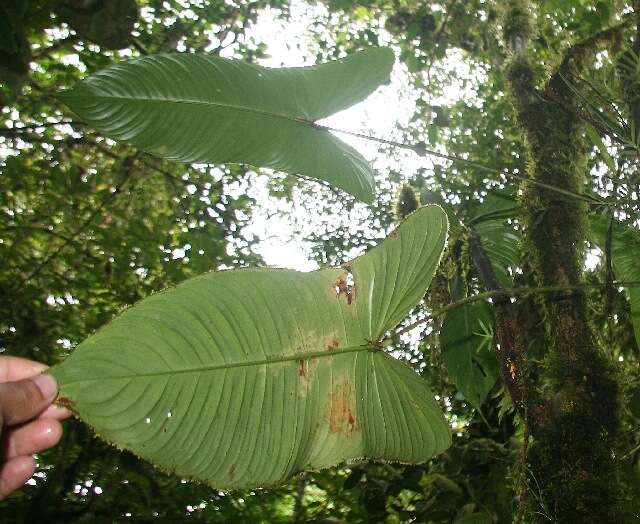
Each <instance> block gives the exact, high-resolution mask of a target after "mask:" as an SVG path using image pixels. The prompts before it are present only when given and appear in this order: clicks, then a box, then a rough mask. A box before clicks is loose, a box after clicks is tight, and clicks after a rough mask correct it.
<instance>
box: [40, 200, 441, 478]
mask: <svg viewBox="0 0 640 524" xmlns="http://www.w3.org/2000/svg"><path fill="white" fill-rule="evenodd" d="M446 236H447V219H446V215H445V213H444V212H443V211H442V209H441V208H439V207H437V206H429V207H424V208H420V209H419V210H417V211H416V212H414V213H413V214H411V215H410V216H409V217H408V218H407V219H406V221H405V222H404V223H403V224H402V225H401V226H400V227H399V228H398V229H397V230H396V231H395V232H394V233H392V234H391V235H390V236H389V238H387V239H386V240H385V241H384V242H383V243H382V244H381V245H379V246H378V247H376V248H375V249H373V250H371V251H370V252H369V253H367V254H366V255H363V256H362V257H359V258H357V259H355V260H353V261H352V262H350V263H349V264H347V265H346V266H344V268H332V269H323V270H319V271H315V272H312V273H300V272H296V271H289V270H279V269H241V270H236V271H225V272H214V273H209V274H206V275H203V276H201V277H197V278H193V279H191V280H188V281H186V282H184V283H183V284H181V285H179V286H177V287H175V288H173V289H170V290H167V291H165V292H162V293H158V294H156V295H152V296H150V297H148V298H146V299H145V300H143V301H141V302H140V303H138V304H137V305H135V306H133V307H132V308H130V309H128V310H126V311H125V312H123V313H122V314H121V315H120V316H118V317H117V318H116V319H115V320H114V321H113V322H112V323H111V324H109V325H108V326H106V327H105V328H103V329H101V330H100V331H98V332H97V333H96V334H94V335H93V336H91V337H89V338H88V339H87V340H86V341H85V342H83V343H82V344H80V345H79V346H78V347H77V348H76V349H75V351H74V352H73V353H72V354H71V355H70V357H69V358H68V359H67V360H65V361H64V362H63V363H62V364H61V365H59V366H56V367H54V368H53V369H52V371H51V372H52V373H53V374H54V375H55V377H56V378H57V379H58V381H59V383H60V395H61V397H62V399H63V400H62V402H64V403H66V404H69V405H71V406H73V409H74V410H75V411H76V412H77V413H78V414H79V416H80V417H81V418H82V419H84V420H85V421H86V422H87V423H89V424H90V425H92V426H93V427H94V428H95V430H96V432H97V433H98V434H99V435H101V436H102V437H104V438H105V439H106V440H108V441H110V442H113V443H114V444H116V445H117V446H119V447H123V448H127V449H130V450H132V451H133V452H135V453H136V454H138V455H140V456H141V457H143V458H146V459H148V460H150V461H151V462H153V463H154V464H156V465H158V466H160V467H162V468H163V469H165V470H168V471H175V472H176V473H178V474H180V475H182V476H183V477H192V478H196V479H200V480H203V481H205V482H207V483H209V484H210V485H212V486H215V487H216V488H220V489H228V488H239V487H254V486H267V485H274V484H277V483H280V482H282V481H284V480H286V479H287V478H288V477H290V476H291V475H293V474H294V473H296V472H298V471H301V470H304V469H318V468H324V467H327V466H331V465H334V464H337V463H340V462H342V461H345V460H348V459H361V458H365V457H366V458H372V459H384V460H394V461H401V462H410V463H415V462H422V461H425V460H428V459H429V458H430V457H432V456H433V455H434V454H436V453H439V452H441V451H442V450H444V449H445V448H446V447H447V446H448V445H449V442H450V437H449V430H448V426H447V424H446V421H445V419H444V417H443V415H442V413H441V411H440V409H439V408H438V405H437V404H436V402H435V400H434V397H433V395H432V393H431V392H430V391H429V389H428V387H427V385H426V383H425V381H424V380H423V379H422V378H420V377H419V376H418V375H417V374H416V373H415V372H414V371H413V370H412V369H411V368H410V367H409V366H408V365H407V364H405V363H403V362H400V361H397V360H395V359H394V358H392V357H391V356H389V355H388V354H386V353H385V352H384V351H382V350H381V349H380V347H379V345H378V344H377V341H379V340H380V339H381V338H382V336H383V334H384V333H385V331H387V330H388V329H390V328H392V327H394V326H395V325H396V324H397V323H398V322H399V321H400V320H401V319H402V318H403V317H405V316H406V315H407V314H408V312H409V311H411V309H412V308H413V307H414V306H415V305H416V304H417V303H418V302H419V301H420V299H421V298H422V297H423V295H424V293H425V291H426V289H427V287H428V285H429V282H430V280H431V277H432V276H433V273H434V271H435V268H436V266H437V264H438V262H439V259H440V255H441V252H442V249H443V247H444V243H445V240H446Z"/></svg>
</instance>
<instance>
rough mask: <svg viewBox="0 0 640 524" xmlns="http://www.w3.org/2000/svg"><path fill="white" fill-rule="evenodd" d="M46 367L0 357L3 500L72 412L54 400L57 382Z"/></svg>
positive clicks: (0, 496)
mask: <svg viewBox="0 0 640 524" xmlns="http://www.w3.org/2000/svg"><path fill="white" fill-rule="evenodd" d="M46 369H47V366H45V365H44V364H40V363H38V362H33V361H32V360H27V359H24V358H18V357H9V356H0V439H1V440H0V441H1V443H2V448H1V449H0V499H3V498H5V497H6V496H7V495H9V494H10V493H11V492H13V491H15V490H16V489H18V488H19V487H20V486H22V485H23V484H24V483H25V482H26V481H27V480H29V478H30V477H31V476H32V475H33V473H34V471H35V469H36V461H35V459H34V458H33V456H32V454H33V453H37V452H38V451H42V450H44V449H47V448H50V447H51V446H54V445H55V444H57V443H58V441H59V440H60V437H61V436H62V426H61V424H60V422H59V421H60V420H62V419H64V418H66V417H68V416H69V415H70V413H69V411H68V410H66V409H65V408H61V407H58V406H55V405H52V404H51V403H52V402H53V400H54V399H55V398H56V395H57V393H58V385H57V384H56V381H55V379H54V378H53V377H52V376H51V375H47V374H42V373H43V371H45V370H46Z"/></svg>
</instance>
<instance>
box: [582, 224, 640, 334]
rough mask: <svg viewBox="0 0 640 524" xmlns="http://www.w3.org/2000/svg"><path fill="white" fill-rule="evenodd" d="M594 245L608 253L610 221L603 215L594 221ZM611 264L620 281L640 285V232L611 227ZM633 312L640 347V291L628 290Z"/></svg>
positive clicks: (634, 287)
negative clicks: (606, 247)
mask: <svg viewBox="0 0 640 524" xmlns="http://www.w3.org/2000/svg"><path fill="white" fill-rule="evenodd" d="M590 225H591V241H592V242H593V243H594V244H596V245H597V246H598V247H599V248H600V249H601V250H603V251H604V250H605V245H606V239H607V233H608V230H609V219H608V218H606V217H603V216H600V215H593V216H591V218H590ZM611 227H612V230H611V263H612V265H613V271H614V273H615V275H616V279H618V280H620V281H622V282H633V283H635V282H640V231H638V230H637V229H633V228H631V227H627V226H625V225H624V224H621V223H620V222H618V221H615V220H614V222H613V223H612V224H611ZM626 291H627V295H628V297H629V307H630V309H631V322H632V323H633V331H634V333H635V337H636V342H637V344H638V345H640V288H639V287H636V286H631V287H628V288H626Z"/></svg>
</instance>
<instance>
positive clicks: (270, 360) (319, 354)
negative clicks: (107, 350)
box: [63, 345, 382, 386]
mask: <svg viewBox="0 0 640 524" xmlns="http://www.w3.org/2000/svg"><path fill="white" fill-rule="evenodd" d="M360 351H370V352H378V351H382V350H381V349H380V348H378V347H375V346H370V345H362V346H351V347H344V348H339V349H333V350H328V349H325V350H322V351H311V352H308V353H294V354H291V355H282V356H276V357H270V356H266V357H265V358H263V359H260V360H246V361H242V362H231V363H226V364H213V365H209V366H200V367H197V368H183V369H172V370H166V371H154V372H149V373H145V372H141V373H132V374H127V375H118V376H111V377H104V378H102V379H101V380H122V379H132V378H149V377H163V376H166V375H171V376H173V375H183V374H187V373H204V372H208V371H217V370H221V369H223V370H226V369H234V368H242V367H250V366H263V365H269V364H279V363H281V362H291V361H294V360H310V359H312V358H324V357H334V356H336V355H344V354H347V353H357V352H360ZM63 365H64V364H63ZM95 380H96V379H91V378H87V379H81V380H69V381H65V386H66V385H69V384H78V383H81V382H94V381H95Z"/></svg>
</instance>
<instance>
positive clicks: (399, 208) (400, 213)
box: [394, 184, 420, 222]
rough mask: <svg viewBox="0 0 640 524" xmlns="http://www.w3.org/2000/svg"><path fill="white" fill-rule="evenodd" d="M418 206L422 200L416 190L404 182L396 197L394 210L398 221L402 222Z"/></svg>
mask: <svg viewBox="0 0 640 524" xmlns="http://www.w3.org/2000/svg"><path fill="white" fill-rule="evenodd" d="M418 207H420V201H419V200H418V195H417V194H416V192H415V190H414V189H413V188H412V187H411V186H410V185H409V184H403V185H402V187H401V188H400V190H399V191H398V195H397V197H396V203H395V210H394V212H395V218H396V222H402V221H403V220H404V219H405V218H406V217H407V216H408V215H410V214H411V213H413V212H414V211H415V210H416V209H418Z"/></svg>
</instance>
